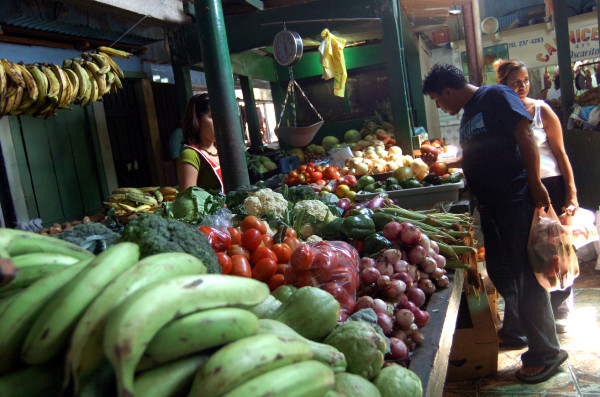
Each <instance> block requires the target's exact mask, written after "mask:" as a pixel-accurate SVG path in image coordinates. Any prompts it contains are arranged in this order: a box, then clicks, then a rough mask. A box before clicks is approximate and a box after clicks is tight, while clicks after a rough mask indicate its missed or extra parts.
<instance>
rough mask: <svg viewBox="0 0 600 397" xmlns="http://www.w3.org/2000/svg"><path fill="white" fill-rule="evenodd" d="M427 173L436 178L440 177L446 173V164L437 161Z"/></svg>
mask: <svg viewBox="0 0 600 397" xmlns="http://www.w3.org/2000/svg"><path fill="white" fill-rule="evenodd" d="M429 172H433V173H434V174H436V175H437V176H442V175H444V174H447V173H448V164H446V163H442V162H441V161H437V162H435V163H433V165H432V166H431V167H429Z"/></svg>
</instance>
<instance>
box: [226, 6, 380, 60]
mask: <svg viewBox="0 0 600 397" xmlns="http://www.w3.org/2000/svg"><path fill="white" fill-rule="evenodd" d="M376 17H379V15H378V13H377V9H376V7H375V2H374V1H365V0H331V1H315V2H309V3H300V4H293V5H290V6H285V7H273V8H269V9H265V10H263V11H258V12H253V13H246V14H237V15H232V16H228V17H227V18H226V19H225V25H226V27H227V39H228V41H229V50H230V51H231V52H232V53H236V52H241V51H245V50H250V49H253V48H259V47H266V46H270V45H271V44H272V43H273V38H274V37H275V35H276V34H277V32H279V31H280V30H282V29H283V25H284V23H285V22H286V21H302V20H315V19H331V21H328V22H327V23H324V22H317V23H301V24H292V23H290V24H289V25H287V28H288V29H292V30H295V31H297V32H298V33H300V36H302V37H308V36H316V35H317V36H318V35H319V34H320V33H321V31H322V30H323V29H324V28H325V27H326V26H330V28H331V26H333V25H334V24H335V23H336V22H335V18H376ZM346 23H347V22H346Z"/></svg>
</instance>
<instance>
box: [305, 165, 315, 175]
mask: <svg viewBox="0 0 600 397" xmlns="http://www.w3.org/2000/svg"><path fill="white" fill-rule="evenodd" d="M315 171H316V170H315V167H314V166H313V167H311V166H307V167H306V172H307V173H309V174H311V173H313V172H315Z"/></svg>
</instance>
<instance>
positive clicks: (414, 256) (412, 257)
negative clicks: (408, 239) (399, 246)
mask: <svg viewBox="0 0 600 397" xmlns="http://www.w3.org/2000/svg"><path fill="white" fill-rule="evenodd" d="M426 257H427V251H425V248H423V247H421V246H420V245H415V246H414V247H412V248H411V249H410V250H409V251H408V260H409V262H410V263H412V264H413V265H420V264H421V263H423V261H424V260H425V258H426Z"/></svg>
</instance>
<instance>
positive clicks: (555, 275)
mask: <svg viewBox="0 0 600 397" xmlns="http://www.w3.org/2000/svg"><path fill="white" fill-rule="evenodd" d="M572 240H573V237H572V235H571V233H570V230H569V228H567V227H565V226H563V225H561V223H560V221H559V219H558V217H557V216H556V213H555V212H554V209H553V208H552V207H550V208H549V209H548V212H546V211H544V209H543V208H537V209H536V210H535V214H534V217H533V222H532V224H531V230H530V233H529V241H528V243H527V254H528V256H529V264H530V265H531V267H532V269H533V272H534V274H535V277H536V278H537V280H538V282H539V283H540V285H541V286H542V287H544V288H545V289H546V290H547V291H556V290H559V289H561V290H563V289H565V288H567V287H569V286H571V285H573V281H574V280H575V278H576V277H577V276H578V275H579V263H578V261H577V256H576V254H575V248H574V247H573V244H572Z"/></svg>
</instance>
